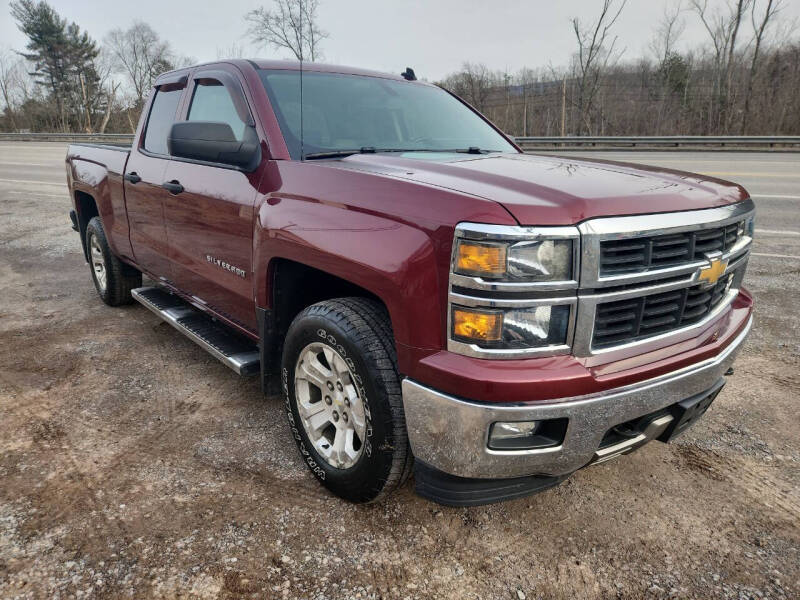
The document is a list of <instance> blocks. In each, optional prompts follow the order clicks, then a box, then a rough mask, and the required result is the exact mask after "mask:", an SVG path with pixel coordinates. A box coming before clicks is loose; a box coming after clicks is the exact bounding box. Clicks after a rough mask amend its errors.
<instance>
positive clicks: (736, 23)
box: [690, 0, 753, 129]
mask: <svg viewBox="0 0 800 600" xmlns="http://www.w3.org/2000/svg"><path fill="white" fill-rule="evenodd" d="M690 1H691V6H692V9H693V10H694V12H695V13H696V14H697V16H698V17H699V18H700V22H701V23H702V24H703V27H705V29H706V31H707V32H708V35H709V37H710V38H711V43H712V45H713V46H714V64H715V69H714V71H715V74H714V91H715V94H714V96H715V98H712V110H711V111H710V116H711V117H712V119H714V120H715V121H716V122H715V123H714V125H715V127H716V129H727V124H728V119H729V115H730V111H729V105H730V94H731V83H732V79H733V70H734V66H735V62H734V56H735V53H736V43H737V41H738V37H739V28H740V27H741V24H742V18H743V17H744V15H745V13H746V12H747V10H748V9H749V8H750V5H751V3H752V1H753V0H733V4H731V3H730V2H729V1H728V0H726V2H725V4H724V5H725V8H726V9H727V10H726V12H722V11H719V10H718V11H715V12H713V13H712V12H711V11H710V10H709V7H708V0H690Z"/></svg>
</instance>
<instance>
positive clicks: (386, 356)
mask: <svg viewBox="0 0 800 600" xmlns="http://www.w3.org/2000/svg"><path fill="white" fill-rule="evenodd" d="M281 372H282V384H283V394H284V400H285V404H286V414H287V418H288V419H289V425H290V427H291V430H292V435H293V437H294V438H295V441H296V442H297V446H298V448H299V450H300V455H301V457H302V458H303V461H304V462H305V463H306V466H307V467H308V468H309V469H310V470H311V472H312V473H313V474H314V475H315V476H316V477H317V478H318V479H319V480H320V482H321V483H322V484H323V485H324V486H325V487H326V488H328V489H329V490H330V491H331V492H333V493H334V494H336V495H337V496H339V497H341V498H344V499H345V500H349V501H351V502H359V503H361V502H374V501H376V500H379V499H381V498H383V497H384V496H386V495H387V494H389V493H390V492H392V491H393V490H395V489H396V488H397V487H399V486H400V485H402V484H403V482H404V481H405V480H406V479H407V478H408V475H409V473H410V472H411V465H412V462H413V458H412V454H411V448H410V446H409V443H408V435H407V433H406V423H405V415H404V413H403V400H402V393H401V389H400V376H399V374H398V372H397V357H396V352H395V347H394V338H393V335H392V330H391V324H390V321H389V315H388V314H387V312H386V310H385V308H384V307H383V306H382V305H380V304H379V303H377V302H375V301H373V300H369V299H366V298H340V299H336V300H328V301H325V302H320V303H318V304H314V305H312V306H309V307H308V308H306V309H305V310H303V311H302V312H301V313H300V314H299V315H297V317H296V318H295V320H294V321H293V322H292V324H291V326H290V327H289V331H288V333H287V335H286V341H285V344H284V349H283V361H282V369H281Z"/></svg>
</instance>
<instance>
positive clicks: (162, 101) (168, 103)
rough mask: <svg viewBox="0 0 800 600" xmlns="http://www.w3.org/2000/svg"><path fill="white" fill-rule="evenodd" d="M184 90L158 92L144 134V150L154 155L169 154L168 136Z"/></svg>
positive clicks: (160, 90)
mask: <svg viewBox="0 0 800 600" xmlns="http://www.w3.org/2000/svg"><path fill="white" fill-rule="evenodd" d="M181 93H183V89H172V90H162V89H159V90H157V91H156V97H155V98H154V99H153V106H152V107H151V108H150V116H149V117H148V118H147V129H146V130H145V132H144V149H145V150H147V151H148V152H153V153H154V154H169V152H168V151H167V136H168V135H169V130H170V128H171V127H172V124H173V123H174V122H175V114H176V113H177V112H178V102H179V101H180V99H181Z"/></svg>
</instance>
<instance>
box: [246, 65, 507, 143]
mask: <svg viewBox="0 0 800 600" xmlns="http://www.w3.org/2000/svg"><path fill="white" fill-rule="evenodd" d="M259 74H260V76H261V81H262V82H263V83H264V87H265V88H266V90H267V94H268V95H269V99H270V102H271V103H272V107H273V109H274V110H275V115H276V117H277V118H278V123H279V124H280V127H281V131H282V133H283V137H284V139H285V140H286V145H287V146H288V148H289V153H290V154H291V156H292V158H294V159H299V158H301V156H300V154H301V150H300V139H301V135H300V129H301V120H300V97H301V95H300V72H299V71H288V70H261V71H260V72H259ZM302 99H303V100H302V102H303V119H302V130H303V131H302V133H303V136H302V138H303V155H304V156H305V157H309V156H311V155H314V154H318V155H319V154H324V153H335V152H339V151H342V152H347V151H351V152H359V151H368V152H372V151H374V152H381V151H392V150H394V151H399V150H410V151H417V152H419V151H451V152H452V151H462V152H464V151H468V150H471V151H473V152H475V151H478V150H480V151H481V152H515V153H516V152H517V150H516V148H514V147H513V146H512V145H511V144H509V143H508V142H507V141H506V140H505V139H504V138H503V136H501V135H500V134H499V133H498V132H497V131H495V130H494V128H492V126H491V125H489V124H488V123H486V121H484V120H483V119H481V118H480V117H479V116H478V115H476V114H475V113H474V112H472V110H470V109H469V108H468V107H467V106H465V105H464V104H463V103H461V102H460V101H459V100H458V99H456V98H454V97H453V96H451V95H450V94H448V93H447V92H445V91H444V90H442V89H440V88H438V87H434V86H430V85H422V84H417V83H412V82H409V81H397V80H392V79H384V78H381V77H368V76H362V75H343V74H339V73H319V72H312V71H304V72H303V91H302Z"/></svg>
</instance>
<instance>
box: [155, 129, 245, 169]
mask: <svg viewBox="0 0 800 600" xmlns="http://www.w3.org/2000/svg"><path fill="white" fill-rule="evenodd" d="M248 134H249V135H248ZM248 138H251V139H252V140H253V141H249V140H248ZM167 148H168V149H169V153H170V155H171V156H177V157H180V158H190V159H193V160H202V161H206V162H213V163H222V164H226V165H233V166H236V167H240V168H242V169H246V170H248V169H254V168H255V167H256V166H257V165H258V161H259V160H260V158H261V152H260V146H259V144H258V138H257V137H256V135H255V131H252V128H250V127H248V128H247V129H246V130H245V140H244V141H240V140H237V139H236V136H235V135H233V130H232V129H231V126H230V125H228V124H227V123H218V122H216V121H179V122H178V123H174V124H173V125H172V128H171V129H170V131H169V136H167Z"/></svg>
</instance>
